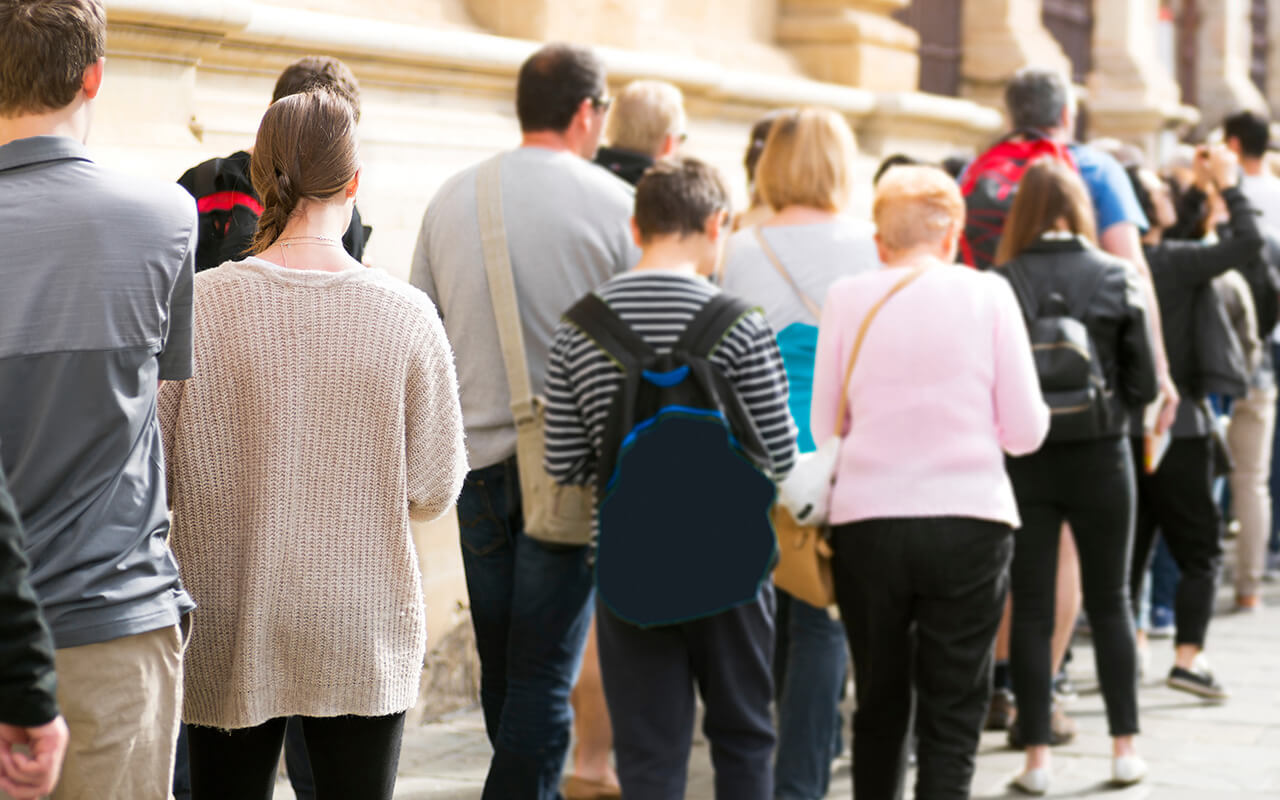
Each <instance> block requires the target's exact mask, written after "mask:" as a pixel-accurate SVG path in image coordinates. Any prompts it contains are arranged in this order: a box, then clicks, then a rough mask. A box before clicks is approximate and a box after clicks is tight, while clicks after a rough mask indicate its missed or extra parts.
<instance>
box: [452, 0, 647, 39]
mask: <svg viewBox="0 0 1280 800" xmlns="http://www.w3.org/2000/svg"><path fill="white" fill-rule="evenodd" d="M466 6H467V10H468V11H469V12H470V13H471V16H472V18H473V19H475V21H476V22H477V23H479V24H480V25H481V26H482V27H484V28H485V29H486V30H487V31H489V32H490V33H495V34H497V35H499V36H507V37H510V38H512V39H527V40H530V41H534V42H546V41H568V42H582V43H590V44H595V45H614V46H618V47H626V46H629V45H631V44H633V43H634V38H635V36H636V33H637V31H639V30H641V29H642V26H645V25H653V24H655V22H654V21H653V20H651V19H650V17H652V16H653V14H652V6H651V5H650V4H649V3H647V2H643V0H615V1H614V2H609V3H576V2H564V0H466ZM657 24H660V22H659V23H657Z"/></svg>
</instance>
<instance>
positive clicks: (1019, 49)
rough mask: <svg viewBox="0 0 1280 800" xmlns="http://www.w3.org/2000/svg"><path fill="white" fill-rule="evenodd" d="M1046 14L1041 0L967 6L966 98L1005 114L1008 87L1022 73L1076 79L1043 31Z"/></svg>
mask: <svg viewBox="0 0 1280 800" xmlns="http://www.w3.org/2000/svg"><path fill="white" fill-rule="evenodd" d="M1111 1H1112V0H1106V2H1100V3H1098V4H1097V5H1099V6H1103V5H1106V4H1107V3H1109V2H1111ZM1042 10H1043V9H1042V6H1041V2H1040V0H965V4H964V58H963V61H962V62H961V65H960V71H961V74H962V79H961V93H962V94H963V95H964V96H965V97H968V98H971V99H973V100H976V101H977V102H979V103H982V104H983V105H988V106H991V107H992V108H998V109H1000V110H1001V111H1003V110H1004V85H1005V83H1007V82H1008V80H1009V79H1010V78H1011V77H1013V74H1014V73H1015V72H1017V71H1018V70H1020V69H1022V68H1023V67H1029V66H1036V67H1046V68H1049V69H1056V70H1059V71H1061V72H1062V74H1063V75H1067V76H1070V75H1071V61H1070V60H1069V59H1068V58H1067V55H1066V53H1064V52H1062V47H1061V45H1059V44H1058V40H1057V39H1054V38H1053V34H1051V33H1049V31H1048V30H1047V29H1046V28H1045V27H1044V23H1043V22H1042V21H1041V11H1042Z"/></svg>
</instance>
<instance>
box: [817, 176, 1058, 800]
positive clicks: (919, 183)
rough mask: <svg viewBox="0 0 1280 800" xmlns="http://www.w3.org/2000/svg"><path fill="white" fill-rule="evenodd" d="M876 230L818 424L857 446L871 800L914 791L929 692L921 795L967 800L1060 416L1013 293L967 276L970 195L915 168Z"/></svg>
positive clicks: (851, 483) (840, 491)
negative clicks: (1025, 487) (964, 240)
mask: <svg viewBox="0 0 1280 800" xmlns="http://www.w3.org/2000/svg"><path fill="white" fill-rule="evenodd" d="M874 216H875V223H876V226H877V229H878V232H877V234H876V241H877V245H878V247H879V251H880V258H881V261H882V262H883V263H884V264H885V267H886V268H885V269H882V270H877V271H875V272H872V273H867V274H864V275H859V276H857V277H854V278H849V279H845V280H842V281H840V282H838V283H836V284H835V285H834V286H833V287H832V288H831V291H830V293H829V294H828V296H827V299H826V302H825V303H824V305H823V309H822V321H821V325H820V328H819V336H818V351H817V359H816V364H815V374H814V385H813V407H812V413H811V416H810V420H811V424H812V426H813V435H814V439H815V441H818V442H822V441H824V440H825V439H827V438H828V437H830V436H832V435H833V434H839V435H842V436H843V437H844V438H843V442H842V444H841V447H840V455H839V462H838V466H837V469H836V480H835V486H834V488H833V490H832V496H831V512H830V520H831V524H832V526H833V529H834V530H833V536H832V540H833V545H834V548H835V580H836V597H837V600H838V603H839V606H840V612H841V615H842V617H843V620H844V624H845V629H846V632H847V633H848V636H849V644H850V647H851V650H852V652H853V659H854V667H855V671H856V675H857V697H858V710H857V712H856V713H855V714H854V720H853V727H854V764H855V767H854V788H855V794H856V795H858V796H859V797H893V796H896V795H897V794H898V790H899V785H900V784H901V782H902V776H903V773H904V766H905V764H904V756H905V752H906V747H905V744H906V735H907V729H908V721H909V718H910V712H911V693H912V686H913V683H914V688H915V691H916V696H917V703H918V712H917V713H918V715H919V716H918V720H919V724H918V727H917V730H918V732H919V735H920V745H919V749H918V755H919V772H918V777H917V781H916V794H915V796H916V797H917V798H919V800H931V799H932V798H952V797H955V798H966V797H968V796H969V785H970V783H971V781H972V778H973V761H974V755H975V753H976V751H977V747H978V739H979V735H980V731H981V728H982V722H983V718H984V716H985V713H986V708H987V702H988V699H989V695H990V672H991V647H992V643H993V641H994V639H995V633H996V627H997V625H998V624H999V622H1000V612H1001V609H1002V607H1003V605H1004V598H1005V593H1006V591H1007V589H1008V574H1009V561H1010V558H1011V556H1012V554H1013V537H1012V531H1013V529H1014V528H1016V527H1017V526H1018V523H1019V520H1018V511H1017V504H1016V502H1015V501H1014V496H1013V490H1012V488H1011V486H1010V484H1009V478H1008V476H1007V475H1006V474H1005V466H1004V465H1005V461H1004V457H1005V453H1009V454H1011V455H1022V454H1025V453H1030V452H1033V451H1034V450H1036V449H1037V448H1039V446H1040V444H1041V442H1042V441H1043V440H1044V437H1045V435H1046V433H1047V432H1048V429H1049V411H1048V408H1047V407H1046V406H1045V405H1044V402H1043V400H1042V398H1041V394H1040V387H1039V382H1038V380H1037V377H1036V372H1035V366H1034V364H1033V362H1032V359H1031V346H1030V342H1029V340H1028V338H1027V332H1026V327H1025V324H1024V323H1023V320H1022V315H1021V312H1020V311H1019V308H1018V304H1017V301H1016V300H1015V298H1014V295H1013V292H1012V291H1011V290H1010V288H1009V286H1008V284H1007V283H1006V282H1005V281H1003V280H1002V279H1000V278H999V277H998V276H996V275H991V274H986V273H980V272H975V271H973V270H968V269H959V268H956V267H955V266H954V265H953V264H952V262H953V261H954V259H955V254H956V243H957V241H958V239H959V236H960V232H961V230H962V229H963V226H964V202H963V200H962V199H961V197H960V193H959V191H958V190H957V189H956V186H955V183H954V182H953V181H952V180H951V179H950V178H949V177H948V176H947V175H946V173H944V172H942V171H941V170H937V169H934V168H932V167H897V168H895V169H894V170H892V171H891V172H889V173H888V174H886V176H885V177H884V179H883V180H882V181H881V184H880V186H879V188H878V190H877V192H876V198H875V207H874ZM908 279H909V280H908ZM882 300H883V301H884V303H883V307H882V309H881V310H879V311H878V312H877V311H875V308H876V306H877V305H878V304H880V302H881V301H882ZM869 314H871V315H874V319H873V321H872V323H871V324H870V325H869V326H867V327H866V332H865V338H864V339H863V342H862V346H861V349H860V351H859V353H858V356H857V362H856V365H855V369H854V370H853V373H852V377H851V378H850V379H849V380H848V383H847V386H846V385H844V383H845V378H846V373H847V368H848V363H849V359H850V354H851V352H852V350H853V349H854V347H855V342H856V341H857V340H858V338H859V330H860V329H861V328H863V327H864V321H865V320H866V318H867V317H868V315H869ZM841 395H844V396H845V402H844V403H842V402H841ZM839 408H844V409H845V410H844V412H840V411H839V410H838V409H839ZM837 414H840V416H841V419H839V420H837V419H836V416H837ZM913 625H914V626H915V629H916V642H915V646H914V648H913V647H912V644H911V635H910V630H911V628H912V626H913ZM913 678H914V680H913Z"/></svg>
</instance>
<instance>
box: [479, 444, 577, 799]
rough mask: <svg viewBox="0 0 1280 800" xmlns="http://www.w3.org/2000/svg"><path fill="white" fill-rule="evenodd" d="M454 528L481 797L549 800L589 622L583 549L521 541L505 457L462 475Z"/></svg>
mask: <svg viewBox="0 0 1280 800" xmlns="http://www.w3.org/2000/svg"><path fill="white" fill-rule="evenodd" d="M458 527H459V530H460V534H461V539H462V564H463V568H464V569H465V571H466V576H467V593H468V594H469V595H470V598H471V624H472V625H473V626H474V628H475V632H476V648H477V649H478V650H479V653H480V702H481V704H482V705H483V707H484V722H485V729H486V731H487V732H488V734H489V742H490V743H491V744H492V745H493V761H492V762H490V764H489V775H488V778H487V779H486V780H485V786H484V795H483V798H484V800H556V798H558V797H559V794H560V792H559V784H560V773H561V771H562V770H563V769H564V762H565V756H566V754H567V753H568V749H569V732H570V726H571V724H572V721H573V711H572V710H571V708H570V707H569V692H570V690H572V688H573V683H574V680H576V678H577V673H578V667H579V665H580V664H581V659H582V648H583V645H584V643H585V642H586V636H587V629H588V627H589V625H590V621H591V598H592V568H591V560H590V548H588V547H565V546H557V545H547V544H543V543H541V542H538V541H535V540H533V539H530V538H529V537H528V536H526V535H525V533H524V514H523V512H522V510H521V507H520V479H519V475H518V474H517V472H516V463H515V459H514V458H510V459H508V460H506V461H503V462H501V463H499V464H494V465H492V466H489V467H484V468H481V469H475V470H472V471H471V472H470V474H468V475H467V480H466V483H464V484H463V487H462V495H461V496H460V497H459V498H458Z"/></svg>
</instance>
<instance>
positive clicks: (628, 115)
mask: <svg viewBox="0 0 1280 800" xmlns="http://www.w3.org/2000/svg"><path fill="white" fill-rule="evenodd" d="M684 124H685V114H684V95H683V94H681V93H680V90H679V89H677V88H676V87H675V86H672V85H671V84H669V83H667V82H666V81H632V82H631V83H628V84H627V85H626V87H625V88H624V89H623V90H622V92H621V93H619V94H618V96H617V97H616V98H614V101H613V110H612V111H611V112H610V113H609V124H608V137H609V145H610V146H611V147H616V148H618V149H620V150H630V151H631V152H633V153H642V154H644V155H647V156H657V155H658V153H659V152H660V151H661V150H662V143H663V140H664V139H666V138H667V134H669V133H671V134H683V133H684V130H683V129H684Z"/></svg>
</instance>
